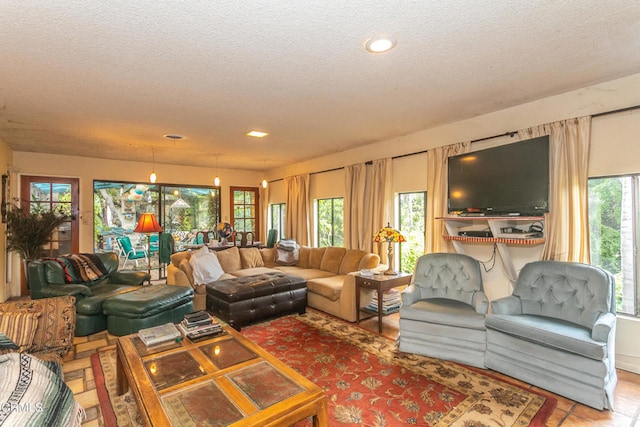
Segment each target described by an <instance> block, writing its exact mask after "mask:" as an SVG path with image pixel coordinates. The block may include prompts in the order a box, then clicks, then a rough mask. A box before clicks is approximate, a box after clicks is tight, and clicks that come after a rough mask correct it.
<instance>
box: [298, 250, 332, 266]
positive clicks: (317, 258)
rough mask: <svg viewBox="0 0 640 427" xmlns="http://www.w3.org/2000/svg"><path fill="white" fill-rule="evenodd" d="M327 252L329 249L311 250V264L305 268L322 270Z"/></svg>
mask: <svg viewBox="0 0 640 427" xmlns="http://www.w3.org/2000/svg"><path fill="white" fill-rule="evenodd" d="M326 250H327V248H309V264H307V266H306V267H305V268H321V267H320V266H321V265H322V257H323V256H324V251H326ZM300 266H301V267H302V265H300Z"/></svg>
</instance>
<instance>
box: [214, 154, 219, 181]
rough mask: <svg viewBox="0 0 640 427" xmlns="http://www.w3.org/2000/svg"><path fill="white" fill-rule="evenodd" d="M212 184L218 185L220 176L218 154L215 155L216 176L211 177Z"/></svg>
mask: <svg viewBox="0 0 640 427" xmlns="http://www.w3.org/2000/svg"><path fill="white" fill-rule="evenodd" d="M213 185H215V186H216V187H220V177H219V176H218V156H216V177H215V178H213Z"/></svg>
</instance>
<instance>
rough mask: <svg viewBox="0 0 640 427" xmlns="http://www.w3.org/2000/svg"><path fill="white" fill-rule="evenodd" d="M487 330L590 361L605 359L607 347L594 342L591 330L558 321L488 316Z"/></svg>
mask: <svg viewBox="0 0 640 427" xmlns="http://www.w3.org/2000/svg"><path fill="white" fill-rule="evenodd" d="M486 325H487V327H488V328H492V329H495V330H497V331H501V332H503V333H505V334H509V335H512V336H516V337H520V338H525V339H526V340H528V341H531V342H535V343H538V344H542V345H545V346H548V347H553V348H556V349H558V350H563V351H567V352H570V353H575V354H578V355H580V356H584V357H588V358H590V359H595V360H602V359H604V358H605V357H606V353H607V347H606V343H604V342H600V341H596V340H594V339H592V338H591V330H590V329H588V328H585V327H584V326H580V325H576V324H575V323H571V322H566V321H563V320H559V319H552V318H545V317H542V316H530V315H526V314H523V315H519V316H518V315H516V316H514V315H509V316H503V315H499V314H498V315H492V316H487V319H486Z"/></svg>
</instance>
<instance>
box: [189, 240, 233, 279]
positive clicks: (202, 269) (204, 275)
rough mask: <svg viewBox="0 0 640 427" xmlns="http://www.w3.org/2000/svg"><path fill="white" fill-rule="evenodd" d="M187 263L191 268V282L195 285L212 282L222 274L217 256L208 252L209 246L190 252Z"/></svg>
mask: <svg viewBox="0 0 640 427" xmlns="http://www.w3.org/2000/svg"><path fill="white" fill-rule="evenodd" d="M189 265H191V269H192V270H193V283H194V284H195V285H202V284H205V283H209V282H213V281H215V280H218V279H219V278H220V276H222V275H223V274H224V271H223V270H222V267H221V266H220V263H219V262H218V258H217V257H216V256H215V255H214V254H212V253H211V252H209V248H207V247H206V246H203V247H202V248H201V249H198V250H197V251H195V252H194V253H193V254H191V259H190V260H189Z"/></svg>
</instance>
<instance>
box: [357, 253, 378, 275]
mask: <svg viewBox="0 0 640 427" xmlns="http://www.w3.org/2000/svg"><path fill="white" fill-rule="evenodd" d="M378 265H380V256H379V255H378V254H372V253H366V254H365V255H364V256H363V257H362V258H361V259H360V264H359V265H358V270H357V271H359V270H370V269H372V268H376V267H377V266H378Z"/></svg>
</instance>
